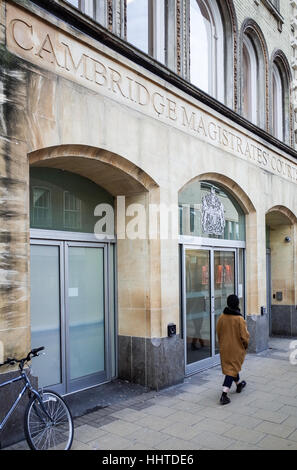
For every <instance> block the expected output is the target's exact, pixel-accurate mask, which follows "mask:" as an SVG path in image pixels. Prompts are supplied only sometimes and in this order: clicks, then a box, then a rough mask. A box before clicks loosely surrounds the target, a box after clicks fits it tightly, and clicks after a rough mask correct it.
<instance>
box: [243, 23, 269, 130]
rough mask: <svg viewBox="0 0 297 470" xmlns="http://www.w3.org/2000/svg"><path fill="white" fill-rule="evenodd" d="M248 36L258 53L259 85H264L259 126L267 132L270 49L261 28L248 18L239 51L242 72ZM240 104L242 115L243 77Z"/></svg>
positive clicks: (244, 24)
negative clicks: (244, 42)
mask: <svg viewBox="0 0 297 470" xmlns="http://www.w3.org/2000/svg"><path fill="white" fill-rule="evenodd" d="M245 34H246V35H248V37H249V38H250V39H251V41H252V43H253V45H254V47H255V49H256V52H257V59H258V70H259V79H258V83H259V84H263V90H262V91H263V93H260V102H259V111H260V114H259V118H258V121H259V126H260V127H262V128H263V129H265V130H268V129H269V100H268V95H269V92H268V89H269V87H268V84H269V55H268V47H267V43H266V40H265V37H264V34H263V32H262V30H261V28H260V26H259V25H258V24H257V23H256V22H255V21H254V20H253V19H252V18H247V19H246V20H245V21H244V22H243V24H242V26H241V30H240V51H239V68H238V70H242V49H243V40H244V35H245ZM239 82H240V93H239V95H240V104H239V112H240V113H242V86H243V76H242V74H241V77H240V80H239Z"/></svg>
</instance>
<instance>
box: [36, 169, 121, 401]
mask: <svg viewBox="0 0 297 470" xmlns="http://www.w3.org/2000/svg"><path fill="white" fill-rule="evenodd" d="M98 204H105V205H110V207H111V208H113V205H114V202H113V197H112V196H111V195H110V194H109V193H108V192H107V191H105V190H104V189H103V188H101V187H100V186H98V185H96V184H95V183H93V182H92V181H90V180H89V179H87V178H85V177H82V176H80V175H78V174H75V173H72V172H69V171H64V170H61V169H56V168H47V167H31V169H30V229H31V230H30V238H31V262H30V264H31V266H30V273H31V345H32V347H33V348H34V347H38V346H45V352H46V355H45V356H44V357H43V358H40V359H38V361H37V360H36V361H35V363H33V367H34V371H35V372H37V375H38V377H39V385H40V386H42V387H48V386H50V387H51V388H54V389H56V390H57V391H59V392H60V393H63V394H67V393H71V392H73V391H77V390H81V389H83V388H87V387H91V386H94V385H97V384H100V383H102V382H106V381H109V380H110V379H111V378H112V377H113V376H114V375H115V368H116V364H115V334H116V332H115V308H114V293H115V285H114V272H115V270H114V259H115V240H114V239H112V238H109V239H105V241H104V242H99V241H98V239H97V238H96V236H95V235H94V228H95V226H96V222H97V221H98V217H95V215H94V212H95V208H96V207H97V206H98Z"/></svg>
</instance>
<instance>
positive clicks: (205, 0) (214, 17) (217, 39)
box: [189, 0, 225, 103]
mask: <svg viewBox="0 0 297 470" xmlns="http://www.w3.org/2000/svg"><path fill="white" fill-rule="evenodd" d="M192 2H196V3H197V7H198V8H199V10H200V13H201V15H202V16H204V15H203V10H204V11H205V13H206V14H207V16H208V19H209V23H210V27H211V32H210V34H208V36H209V38H208V40H209V51H210V54H209V55H210V57H209V60H208V69H209V74H208V77H209V80H208V81H209V83H208V91H207V93H208V94H209V95H211V96H213V97H214V98H216V99H217V100H219V101H221V102H222V103H225V35H224V20H223V17H222V14H221V12H220V10H219V7H218V4H217V2H216V1H215V2H213V0H212V3H210V2H209V0H192ZM192 2H191V3H192ZM191 3H190V6H189V22H190V40H189V48H190V51H189V54H190V69H189V80H190V81H191V63H192V57H193V56H192V53H191V29H192V28H191ZM222 77H224V80H222V79H221V78H222ZM193 84H194V83H193Z"/></svg>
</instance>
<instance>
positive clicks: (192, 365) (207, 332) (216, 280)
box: [184, 246, 238, 374]
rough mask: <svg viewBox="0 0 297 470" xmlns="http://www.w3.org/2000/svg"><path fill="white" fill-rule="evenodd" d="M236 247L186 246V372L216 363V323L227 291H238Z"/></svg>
mask: <svg viewBox="0 0 297 470" xmlns="http://www.w3.org/2000/svg"><path fill="white" fill-rule="evenodd" d="M237 270H238V262H237V250H236V249H228V248H226V249H216V248H202V247H199V248H196V247H190V246H188V247H186V248H185V257H184V312H185V320H184V329H185V333H186V334H185V355H186V372H187V373H189V374H191V373H194V372H195V371H198V370H201V369H205V368H208V367H211V366H213V365H215V364H218V363H219V361H220V359H219V345H218V340H217V335H216V324H217V320H218V318H219V316H220V315H221V313H222V312H223V310H224V308H225V307H226V305H227V297H228V296H229V295H230V294H238V274H237Z"/></svg>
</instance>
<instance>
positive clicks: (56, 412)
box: [0, 347, 73, 450]
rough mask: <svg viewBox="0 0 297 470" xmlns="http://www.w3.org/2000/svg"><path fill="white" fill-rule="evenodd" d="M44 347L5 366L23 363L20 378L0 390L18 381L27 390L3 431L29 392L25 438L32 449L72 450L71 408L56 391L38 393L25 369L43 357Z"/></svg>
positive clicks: (20, 365)
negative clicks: (34, 360) (35, 359)
mask: <svg viewBox="0 0 297 470" xmlns="http://www.w3.org/2000/svg"><path fill="white" fill-rule="evenodd" d="M43 350H44V347H40V348H36V349H32V351H30V352H29V353H28V355H27V357H25V358H23V359H19V360H18V359H12V358H8V359H7V360H6V361H5V362H4V363H3V364H0V367H1V366H3V365H5V364H10V365H14V364H19V370H20V376H19V377H16V378H14V379H11V380H9V381H7V382H4V383H2V384H0V388H2V387H5V386H7V385H11V384H13V383H15V382H18V381H23V382H24V388H23V390H22V391H21V393H20V394H19V396H18V398H17V399H16V400H15V402H14V404H13V405H12V406H11V408H10V409H9V411H8V412H7V414H6V416H5V417H4V419H3V421H2V422H1V423H0V431H2V429H3V428H4V426H5V424H6V423H7V421H8V419H9V418H10V416H11V415H12V413H13V412H14V410H15V409H16V407H17V406H18V404H19V402H20V400H21V398H22V397H23V396H24V394H25V393H26V391H28V395H29V402H28V404H27V406H26V410H25V415H24V431H25V437H26V440H27V442H28V445H29V447H30V449H32V450H69V449H70V448H71V445H72V441H73V419H72V416H71V412H70V410H69V407H68V405H67V404H66V403H65V401H64V400H63V398H62V397H61V396H60V395H59V394H58V393H56V392H53V391H52V390H39V391H37V390H35V389H34V388H33V386H32V385H31V382H30V379H29V377H28V376H27V373H26V371H25V370H24V366H25V364H26V363H27V362H29V361H31V359H32V357H37V356H39V354H38V353H39V352H40V351H43Z"/></svg>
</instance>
